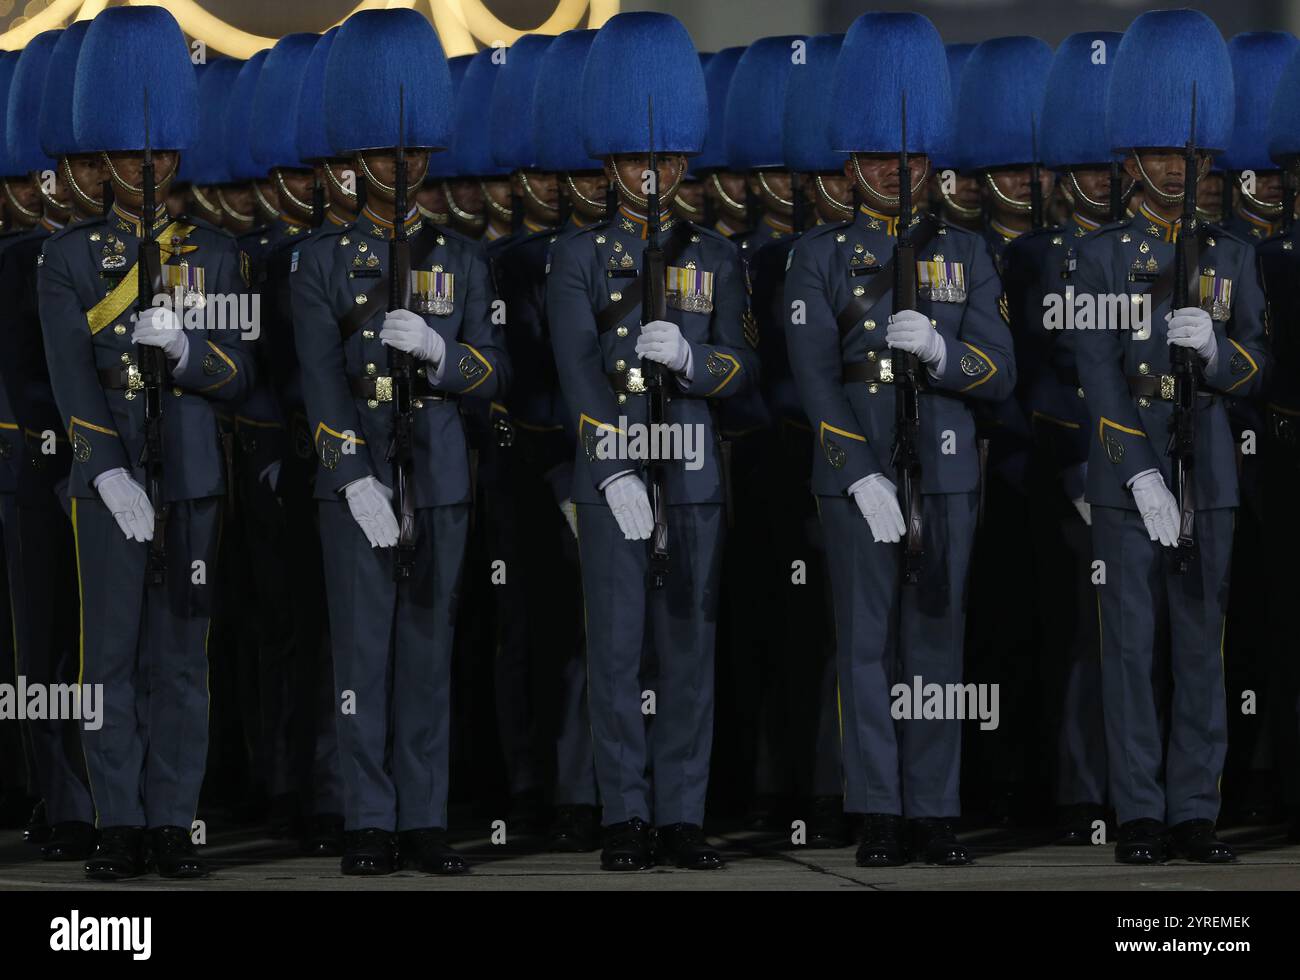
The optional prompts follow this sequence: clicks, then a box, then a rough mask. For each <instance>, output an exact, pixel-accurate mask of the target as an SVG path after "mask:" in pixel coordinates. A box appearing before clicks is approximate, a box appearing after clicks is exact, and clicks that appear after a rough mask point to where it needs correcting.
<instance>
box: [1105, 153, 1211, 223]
mask: <svg viewBox="0 0 1300 980" xmlns="http://www.w3.org/2000/svg"><path fill="white" fill-rule="evenodd" d="M1139 157H1140V158H1141V164H1140V165H1139ZM1198 162H1199V164H1200V175H1199V176H1198V177H1197V184H1198V187H1199V184H1200V180H1201V179H1202V178H1203V177H1204V176H1205V174H1206V173H1207V172H1208V171H1209V168H1210V158H1209V157H1208V156H1206V155H1205V154H1201V155H1200V156H1199V158H1198ZM1124 170H1125V172H1126V173H1127V174H1128V175H1129V176H1130V177H1132V178H1133V179H1134V180H1143V177H1142V173H1143V171H1145V172H1146V179H1147V180H1149V181H1150V182H1151V184H1152V185H1153V186H1154V188H1155V189H1156V190H1158V191H1160V192H1161V193H1163V194H1166V195H1168V196H1169V197H1181V196H1182V193H1183V177H1184V176H1185V174H1186V172H1187V169H1186V167H1185V166H1184V163H1183V151H1182V149H1180V148H1178V147H1172V146H1163V147H1154V148H1143V149H1139V150H1137V151H1135V154H1134V155H1133V156H1130V157H1129V158H1128V159H1127V160H1125V161H1124ZM1143 183H1146V181H1145V180H1144V181H1143ZM1147 207H1149V208H1152V209H1155V210H1157V211H1158V212H1159V213H1161V215H1162V216H1164V217H1170V216H1172V215H1174V214H1177V213H1178V211H1179V209H1180V207H1181V204H1180V203H1179V202H1175V203H1174V204H1172V205H1166V204H1162V203H1161V202H1160V199H1159V197H1157V196H1156V195H1155V194H1150V195H1148V196H1147Z"/></svg>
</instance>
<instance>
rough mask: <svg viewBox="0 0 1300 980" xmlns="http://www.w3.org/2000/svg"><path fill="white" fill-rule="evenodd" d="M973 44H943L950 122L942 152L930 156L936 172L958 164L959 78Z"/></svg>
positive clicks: (954, 167)
mask: <svg viewBox="0 0 1300 980" xmlns="http://www.w3.org/2000/svg"><path fill="white" fill-rule="evenodd" d="M974 50H975V45H973V44H945V45H944V46H943V51H944V55H945V56H946V57H947V58H948V90H949V91H950V92H951V93H952V112H953V114H952V121H951V123H950V124H949V126H948V139H947V140H946V141H945V143H944V148H943V149H942V150H936V151H935V152H934V153H932V154H930V165H931V166H932V167H933V168H934V170H935V171H936V172H938V171H940V170H951V169H956V168H957V167H958V166H959V164H960V160H959V154H958V152H957V99H958V96H959V95H960V94H961V76H962V73H963V72H965V70H966V62H968V61H970V56H971V52H973V51H974Z"/></svg>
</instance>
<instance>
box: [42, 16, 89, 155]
mask: <svg viewBox="0 0 1300 980" xmlns="http://www.w3.org/2000/svg"><path fill="white" fill-rule="evenodd" d="M89 29H90V21H88V20H76V21H73V22H72V23H71V24H69V25H68V27H67V29H65V30H64V31H63V32H62V33H61V34H60V35H59V40H58V43H56V44H55V45H54V50H53V51H51V52H50V66H49V68H48V70H47V71H46V72H45V90H44V92H42V94H41V118H40V123H39V126H40V133H41V149H42V150H43V151H45V154H46V155H47V156H51V157H61V156H64V155H66V154H69V153H79V152H81V151H80V147H79V146H78V145H77V140H76V138H75V137H74V136H73V135H72V90H73V86H74V84H75V83H76V80H77V57H78V56H79V55H80V54H81V42H82V41H84V40H85V38H86V31H88V30H89Z"/></svg>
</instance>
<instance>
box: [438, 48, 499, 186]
mask: <svg viewBox="0 0 1300 980" xmlns="http://www.w3.org/2000/svg"><path fill="white" fill-rule="evenodd" d="M501 54H502V51H501V49H500V48H486V49H484V50H482V51H480V52H479V53H478V54H476V55H474V57H473V58H471V59H470V63H469V67H468V68H466V69H465V77H464V78H462V79H461V80H460V91H459V92H457V93H456V127H455V133H456V139H455V143H454V144H453V146H452V151H451V152H452V154H453V155H454V159H455V165H456V173H457V174H458V175H459V176H462V177H504V176H505V175H507V174H509V173H510V171H509V169H508V168H505V167H500V166H498V165H497V162H496V161H495V160H494V159H492V138H491V131H490V128H489V126H488V122H487V108H488V106H489V105H491V104H492V89H493V86H495V85H496V80H497V74H498V73H499V72H500V71H501V63H500V58H501Z"/></svg>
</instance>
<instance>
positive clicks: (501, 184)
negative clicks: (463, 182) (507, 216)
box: [481, 177, 510, 208]
mask: <svg viewBox="0 0 1300 980" xmlns="http://www.w3.org/2000/svg"><path fill="white" fill-rule="evenodd" d="M481 183H482V187H483V194H484V195H485V196H487V197H489V198H491V199H492V203H493V204H495V205H497V206H498V207H503V208H508V207H510V179H509V178H508V177H493V178H490V179H488V180H484V181H482V182H481Z"/></svg>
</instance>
